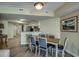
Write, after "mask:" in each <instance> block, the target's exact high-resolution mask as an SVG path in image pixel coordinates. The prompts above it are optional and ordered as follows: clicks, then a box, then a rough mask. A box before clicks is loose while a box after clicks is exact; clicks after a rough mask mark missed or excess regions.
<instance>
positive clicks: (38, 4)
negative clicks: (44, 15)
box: [34, 2, 44, 10]
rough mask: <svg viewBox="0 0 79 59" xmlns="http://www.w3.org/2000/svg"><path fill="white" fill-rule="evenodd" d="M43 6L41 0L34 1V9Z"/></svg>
mask: <svg viewBox="0 0 79 59" xmlns="http://www.w3.org/2000/svg"><path fill="white" fill-rule="evenodd" d="M43 6H44V3H42V2H36V3H35V4H34V7H35V8H36V9H38V10H40V9H42V8H43Z"/></svg>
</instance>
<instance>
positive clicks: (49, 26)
mask: <svg viewBox="0 0 79 59" xmlns="http://www.w3.org/2000/svg"><path fill="white" fill-rule="evenodd" d="M40 30H41V31H42V32H45V33H48V34H53V35H55V37H56V38H60V19H59V18H52V19H47V20H40Z"/></svg>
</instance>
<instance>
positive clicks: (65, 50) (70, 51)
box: [65, 50, 78, 57]
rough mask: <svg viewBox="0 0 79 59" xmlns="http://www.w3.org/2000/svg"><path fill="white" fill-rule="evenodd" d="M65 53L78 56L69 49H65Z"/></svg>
mask: <svg viewBox="0 0 79 59" xmlns="http://www.w3.org/2000/svg"><path fill="white" fill-rule="evenodd" d="M65 51H66V52H67V53H69V54H71V55H72V56H74V57H78V56H77V55H76V54H74V53H72V52H71V51H69V50H65Z"/></svg>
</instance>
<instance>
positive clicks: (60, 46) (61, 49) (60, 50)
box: [52, 37, 68, 57]
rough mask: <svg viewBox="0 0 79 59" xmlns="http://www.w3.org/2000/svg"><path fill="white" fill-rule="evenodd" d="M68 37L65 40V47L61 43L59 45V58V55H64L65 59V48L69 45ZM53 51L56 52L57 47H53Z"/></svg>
mask: <svg viewBox="0 0 79 59" xmlns="http://www.w3.org/2000/svg"><path fill="white" fill-rule="evenodd" d="M67 40H68V39H67V37H65V39H64V45H61V44H60V43H59V44H58V49H57V53H56V55H57V56H58V53H60V52H61V53H62V57H64V54H65V52H64V51H65V47H66V44H67ZM52 51H56V46H54V45H53V46H52Z"/></svg>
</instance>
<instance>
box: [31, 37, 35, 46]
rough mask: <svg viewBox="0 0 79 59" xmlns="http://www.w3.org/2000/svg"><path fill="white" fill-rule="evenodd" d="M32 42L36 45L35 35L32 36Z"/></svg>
mask: <svg viewBox="0 0 79 59" xmlns="http://www.w3.org/2000/svg"><path fill="white" fill-rule="evenodd" d="M30 40H31V44H33V45H36V40H35V38H34V37H33V36H30Z"/></svg>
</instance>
